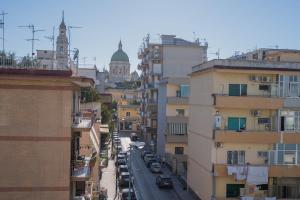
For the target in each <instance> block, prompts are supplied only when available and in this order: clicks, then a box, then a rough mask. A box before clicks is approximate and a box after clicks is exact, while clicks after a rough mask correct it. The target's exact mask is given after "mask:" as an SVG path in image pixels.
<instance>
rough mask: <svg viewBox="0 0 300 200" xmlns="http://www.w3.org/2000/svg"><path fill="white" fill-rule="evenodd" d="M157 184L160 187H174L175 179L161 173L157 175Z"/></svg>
mask: <svg viewBox="0 0 300 200" xmlns="http://www.w3.org/2000/svg"><path fill="white" fill-rule="evenodd" d="M156 185H157V186H158V187H159V188H173V181H172V179H171V177H170V176H167V175H159V176H158V177H156Z"/></svg>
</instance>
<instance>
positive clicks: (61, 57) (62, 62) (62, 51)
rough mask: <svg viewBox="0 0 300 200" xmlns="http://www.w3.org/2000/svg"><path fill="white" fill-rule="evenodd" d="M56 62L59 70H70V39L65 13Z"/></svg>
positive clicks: (60, 28) (57, 45)
mask: <svg viewBox="0 0 300 200" xmlns="http://www.w3.org/2000/svg"><path fill="white" fill-rule="evenodd" d="M56 60H57V68H58V69H65V68H68V38H67V27H66V24H65V20H64V11H63V12H62V20H61V23H60V25H59V34H58V36H57V39H56Z"/></svg>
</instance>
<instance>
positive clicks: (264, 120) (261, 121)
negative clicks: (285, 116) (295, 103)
mask: <svg viewBox="0 0 300 200" xmlns="http://www.w3.org/2000/svg"><path fill="white" fill-rule="evenodd" d="M257 122H258V124H270V118H265V117H264V118H258V119H257Z"/></svg>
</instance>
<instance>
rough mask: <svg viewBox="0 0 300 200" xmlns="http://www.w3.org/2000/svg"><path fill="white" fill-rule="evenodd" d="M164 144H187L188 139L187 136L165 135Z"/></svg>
mask: <svg viewBox="0 0 300 200" xmlns="http://www.w3.org/2000/svg"><path fill="white" fill-rule="evenodd" d="M166 142H167V143H185V144H187V142H188V137H187V135H170V134H167V135H166Z"/></svg>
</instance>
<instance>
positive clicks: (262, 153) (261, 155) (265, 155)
mask: <svg viewBox="0 0 300 200" xmlns="http://www.w3.org/2000/svg"><path fill="white" fill-rule="evenodd" d="M257 157H259V158H268V152H267V151H258V152H257Z"/></svg>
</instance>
